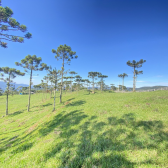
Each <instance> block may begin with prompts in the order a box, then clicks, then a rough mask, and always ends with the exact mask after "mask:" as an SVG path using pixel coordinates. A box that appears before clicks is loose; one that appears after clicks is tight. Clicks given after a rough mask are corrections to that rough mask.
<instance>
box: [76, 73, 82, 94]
mask: <svg viewBox="0 0 168 168" xmlns="http://www.w3.org/2000/svg"><path fill="white" fill-rule="evenodd" d="M75 78H76V80H75V82H77V93H78V91H79V86H80V82H81V80H82V77H81V76H80V75H76V76H75Z"/></svg>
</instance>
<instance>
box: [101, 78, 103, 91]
mask: <svg viewBox="0 0 168 168" xmlns="http://www.w3.org/2000/svg"><path fill="white" fill-rule="evenodd" d="M102 85H103V81H102V82H101V93H102Z"/></svg>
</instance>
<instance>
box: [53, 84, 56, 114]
mask: <svg viewBox="0 0 168 168" xmlns="http://www.w3.org/2000/svg"><path fill="white" fill-rule="evenodd" d="M55 97H56V82H55V89H54V107H53V111H55Z"/></svg>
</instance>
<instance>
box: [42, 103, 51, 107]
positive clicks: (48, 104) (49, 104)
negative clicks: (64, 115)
mask: <svg viewBox="0 0 168 168" xmlns="http://www.w3.org/2000/svg"><path fill="white" fill-rule="evenodd" d="M51 105H52V104H51V103H47V104H43V105H41V106H42V107H47V106H51Z"/></svg>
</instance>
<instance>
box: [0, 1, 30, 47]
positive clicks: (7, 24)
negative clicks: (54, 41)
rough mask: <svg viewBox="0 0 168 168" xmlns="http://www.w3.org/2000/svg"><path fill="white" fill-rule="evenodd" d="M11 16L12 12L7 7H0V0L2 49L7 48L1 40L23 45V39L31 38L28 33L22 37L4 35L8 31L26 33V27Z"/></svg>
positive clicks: (0, 43) (0, 44) (0, 42)
mask: <svg viewBox="0 0 168 168" xmlns="http://www.w3.org/2000/svg"><path fill="white" fill-rule="evenodd" d="M12 15H13V11H12V10H11V9H10V8H9V7H2V6H1V0H0V46H1V47H4V48H7V43H6V42H4V41H2V40H5V41H12V42H19V43H23V42H24V38H27V39H30V38H31V37H32V34H31V33H29V32H28V33H27V34H25V36H24V37H21V36H16V35H11V34H7V33H6V32H8V31H21V32H26V31H27V27H26V26H25V25H21V24H20V23H19V22H17V21H16V19H14V18H12Z"/></svg>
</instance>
